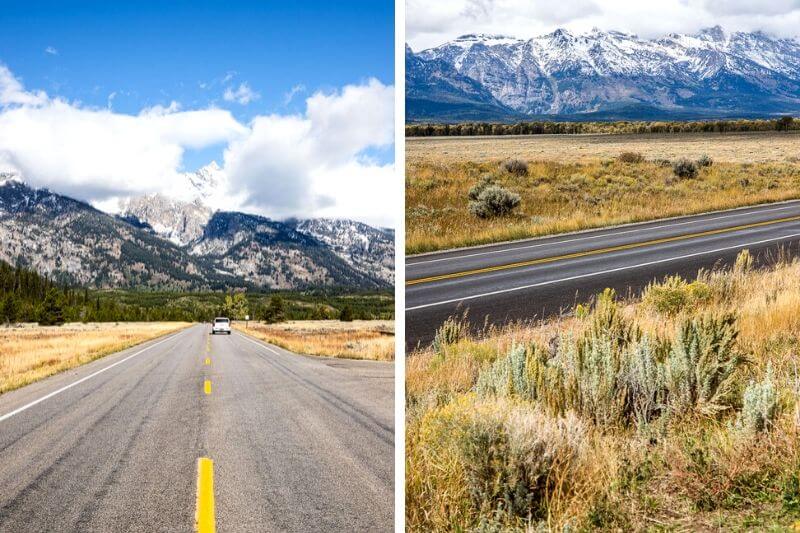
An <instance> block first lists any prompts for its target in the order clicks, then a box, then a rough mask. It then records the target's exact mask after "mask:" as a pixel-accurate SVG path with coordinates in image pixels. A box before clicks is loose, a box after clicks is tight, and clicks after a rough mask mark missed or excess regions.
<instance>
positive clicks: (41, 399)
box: [0, 330, 187, 422]
mask: <svg viewBox="0 0 800 533" xmlns="http://www.w3.org/2000/svg"><path fill="white" fill-rule="evenodd" d="M186 331H187V330H183V331H180V332H178V333H176V334H172V335H170V336H169V337H167V338H166V339H163V340H160V341H158V342H157V343H155V344H151V345H150V346H148V347H147V348H144V349H142V350H139V351H138V352H136V353H134V354H131V355H129V356H127V357H126V358H124V359H120V360H119V361H117V362H116V363H112V364H110V365H108V366H107V367H105V368H101V369H100V370H98V371H97V372H94V373H92V374H89V375H88V376H85V377H82V378H81V379H79V380H78V381H76V382H74V383H70V384H69V385H66V386H64V387H61V388H60V389H58V390H54V391H53V392H51V393H49V394H45V395H44V396H42V397H41V398H39V399H38V400H34V401H32V402H30V403H28V404H25V405H23V406H22V407H18V408H17V409H14V410H13V411H11V412H10V413H6V414H4V415H3V416H0V422H2V421H3V420H7V419H9V418H11V417H12V416H14V415H17V414H19V413H21V412H23V411H25V410H27V409H30V408H31V407H33V406H34V405H37V404H40V403H42V402H43V401H45V400H47V399H50V398H52V397H53V396H55V395H57V394H61V393H62V392H64V391H66V390H69V389H71V388H72V387H74V386H75V385H80V384H81V383H83V382H84V381H87V380H89V379H92V378H93V377H95V376H97V375H98V374H102V373H103V372H105V371H106V370H110V369H112V368H114V367H115V366H117V365H121V364H122V363H124V362H125V361H127V360H128V359H133V358H134V357H136V356H137V355H139V354H141V353H144V352H146V351H147V350H149V349H151V348H155V347H156V346H158V345H159V344H162V343H165V342H167V341H168V340H171V339H174V338H175V337H177V336H179V335H181V334H182V333H185V332H186Z"/></svg>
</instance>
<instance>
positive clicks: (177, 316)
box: [0, 261, 394, 325]
mask: <svg viewBox="0 0 800 533" xmlns="http://www.w3.org/2000/svg"><path fill="white" fill-rule="evenodd" d="M234 315H236V316H234ZM239 315H241V316H239ZM248 315H249V316H250V317H251V319H253V320H268V321H271V322H278V321H282V320H307V319H339V318H341V319H344V320H352V319H392V318H394V298H393V295H392V294H391V293H389V292H386V293H364V294H348V293H344V292H340V291H336V290H329V291H328V290H323V289H320V290H316V291H304V292H294V291H280V292H264V293H238V296H237V294H225V293H221V292H207V293H179V292H170V291H136V290H124V291H123V290H115V291H100V290H91V289H87V288H78V287H73V286H70V285H67V284H62V283H57V282H55V281H54V280H52V279H51V278H49V277H47V276H42V275H40V274H39V273H37V272H36V271H34V270H32V269H29V268H26V267H22V266H17V267H12V266H10V265H9V264H8V263H5V262H3V261H0V325H2V324H8V323H18V322H39V323H40V324H43V325H57V324H62V323H64V322H128V321H136V322H151V321H186V322H205V321H210V320H211V319H213V318H214V317H215V316H231V318H242V319H243V318H244V317H245V316H248Z"/></svg>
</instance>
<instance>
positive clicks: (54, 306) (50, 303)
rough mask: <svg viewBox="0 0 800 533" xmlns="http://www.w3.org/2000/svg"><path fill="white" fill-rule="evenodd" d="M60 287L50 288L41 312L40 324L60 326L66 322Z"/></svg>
mask: <svg viewBox="0 0 800 533" xmlns="http://www.w3.org/2000/svg"><path fill="white" fill-rule="evenodd" d="M61 300H62V298H61V294H60V293H59V292H58V289H55V288H52V287H51V288H50V289H49V290H48V291H47V296H45V298H44V302H43V303H42V309H41V311H40V312H39V325H42V326H60V325H61V324H63V323H64V308H63V304H62V301H61Z"/></svg>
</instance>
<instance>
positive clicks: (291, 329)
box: [233, 320, 394, 361]
mask: <svg viewBox="0 0 800 533" xmlns="http://www.w3.org/2000/svg"><path fill="white" fill-rule="evenodd" d="M233 326H234V328H236V329H239V330H241V331H244V332H247V333H249V334H250V335H253V336H254V337H257V338H259V339H261V340H263V341H265V342H268V343H270V344H274V345H276V346H280V347H281V348H284V349H286V350H289V351H292V352H296V353H302V354H307V355H325V356H328V357H343V358H348V359H370V360H374V361H393V360H394V321H393V320H354V321H352V322H340V321H338V320H298V321H290V322H283V323H279V324H264V323H260V322H250V324H249V326H248V327H247V329H245V325H244V324H242V323H241V322H234V324H233Z"/></svg>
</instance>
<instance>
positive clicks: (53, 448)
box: [0, 325, 394, 532]
mask: <svg viewBox="0 0 800 533" xmlns="http://www.w3.org/2000/svg"><path fill="white" fill-rule="evenodd" d="M208 333H209V327H208V326H206V325H196V326H193V327H191V328H189V329H187V330H184V331H182V332H179V333H177V334H173V335H170V336H168V337H164V338H162V339H158V340H155V341H150V342H148V343H145V344H142V345H139V346H137V347H135V348H131V349H129V350H125V351H123V352H120V353H118V354H114V355H111V356H108V357H105V358H102V359H100V360H98V361H94V362H92V363H90V364H87V365H84V366H82V367H79V368H77V369H74V370H71V371H68V372H65V373H62V374H59V375H56V376H53V377H51V378H48V379H46V380H43V381H40V382H38V383H34V384H32V385H29V386H27V387H24V388H22V389H19V390H16V391H12V392H9V393H6V394H4V395H2V396H0V531H3V532H6V531H8V532H23V531H36V532H44V531H58V532H66V531H81V532H84V531H102V532H109V531H114V532H117V531H137V532H141V531H148V532H152V531H169V532H175V531H192V530H193V528H194V527H195V520H196V518H197V517H198V515H202V516H204V517H205V518H206V519H208V517H209V516H211V517H213V520H214V522H215V524H216V530H217V531H220V532H227V531H237V532H238V531H242V532H245V531H246V532H254V531H304V532H305V531H391V529H392V527H393V520H394V512H393V507H394V498H393V485H394V430H393V424H394V422H393V420H394V416H393V390H394V384H393V381H394V370H393V365H392V364H391V363H381V362H372V361H350V360H343V359H328V358H317V357H307V356H299V355H295V354H291V353H289V352H287V351H285V350H282V349H280V348H277V347H275V346H271V345H266V344H263V343H260V342H257V341H255V340H252V339H251V338H249V337H246V336H244V335H242V334H240V333H238V332H234V333H233V334H232V335H230V336H213V337H211V336H209V335H208ZM206 359H208V360H206ZM209 363H210V364H209ZM207 382H208V383H207ZM200 458H207V459H210V461H209V463H213V477H210V478H207V479H206V478H203V481H201V477H200V476H198V468H199V467H198V464H199V461H198V460H199V459H200ZM210 480H213V481H210ZM201 484H204V489H203V490H206V491H208V493H207V496H208V495H210V497H211V498H212V509H213V511H214V512H213V514H209V512H208V511H209V509H208V508H207V507H208V505H209V501H208V499H207V498H206V499H203V500H202V504H201V498H199V494H200V493H201ZM201 505H202V506H205V507H204V508H203V509H200V507H201ZM196 513H197V514H196Z"/></svg>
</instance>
